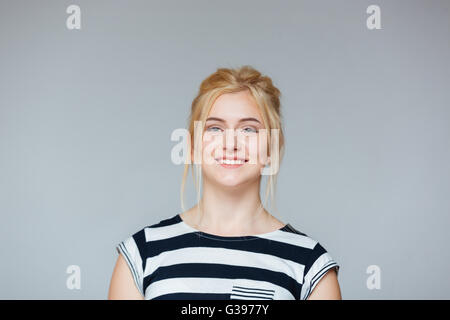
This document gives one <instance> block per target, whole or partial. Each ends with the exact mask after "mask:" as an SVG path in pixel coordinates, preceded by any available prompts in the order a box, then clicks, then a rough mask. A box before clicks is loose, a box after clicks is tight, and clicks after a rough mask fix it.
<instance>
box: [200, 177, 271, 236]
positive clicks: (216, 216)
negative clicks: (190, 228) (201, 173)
mask: <svg viewBox="0 0 450 320" xmlns="http://www.w3.org/2000/svg"><path fill="white" fill-rule="evenodd" d="M259 192H260V180H258V181H257V182H252V183H250V182H249V183H247V184H244V185H240V186H238V187H235V186H231V187H224V186H223V185H220V186H218V185H214V184H213V183H211V182H210V181H208V180H206V179H205V181H204V183H203V195H202V198H201V199H200V203H199V205H197V206H196V210H195V218H194V221H195V222H194V223H195V224H196V226H197V228H198V229H201V230H202V229H203V230H211V232H212V233H221V234H223V233H228V234H229V233H232V234H234V233H236V232H237V233H246V232H249V233H251V232H252V230H254V229H257V226H261V225H263V224H264V223H265V222H267V221H268V220H269V213H268V212H267V211H266V210H265V209H264V208H263V205H262V202H261V198H260V196H259Z"/></svg>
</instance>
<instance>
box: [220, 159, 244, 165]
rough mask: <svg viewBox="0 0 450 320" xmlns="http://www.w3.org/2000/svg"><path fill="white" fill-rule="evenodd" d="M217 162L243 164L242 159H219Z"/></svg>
mask: <svg viewBox="0 0 450 320" xmlns="http://www.w3.org/2000/svg"><path fill="white" fill-rule="evenodd" d="M219 163H225V164H243V163H244V161H242V160H228V159H219Z"/></svg>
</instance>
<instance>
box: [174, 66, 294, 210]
mask: <svg viewBox="0 0 450 320" xmlns="http://www.w3.org/2000/svg"><path fill="white" fill-rule="evenodd" d="M245 90H248V92H249V93H250V94H251V96H252V97H253V98H254V100H255V102H256V104H257V106H258V109H259V111H260V112H261V115H262V119H263V123H264V126H265V129H266V130H267V141H268V144H270V142H271V141H272V138H271V129H278V132H279V137H278V139H279V140H278V148H279V150H278V154H279V159H278V160H277V161H278V163H281V160H282V158H283V155H284V144H285V138H284V134H283V129H282V122H281V118H282V117H281V113H280V95H281V92H280V90H278V88H276V87H275V86H274V85H273V83H272V80H271V78H269V77H268V76H263V75H262V74H261V73H260V72H259V71H257V70H256V69H254V68H253V67H251V66H248V65H245V66H242V67H240V68H235V69H229V68H218V69H217V71H216V72H214V73H212V74H211V75H210V76H208V77H207V78H206V79H204V80H203V81H202V83H201V84H200V88H199V91H198V94H197V96H196V97H195V99H194V100H193V101H192V106H191V113H190V115H189V120H188V127H189V133H190V137H191V139H190V141H189V139H188V141H187V150H190V152H187V153H186V156H187V160H188V161H187V163H186V164H185V166H184V172H183V178H182V183H181V208H182V210H183V211H185V207H184V189H185V183H186V177H187V175H188V171H189V166H191V168H192V176H193V179H194V185H195V188H196V191H197V202H198V203H199V204H200V182H201V165H198V164H196V163H195V164H194V163H193V162H192V161H191V151H192V147H191V146H192V145H193V141H194V139H197V141H199V140H200V139H201V137H194V129H195V128H194V125H195V121H201V123H202V124H204V123H205V120H206V118H207V116H208V114H209V111H210V110H211V108H212V106H213V104H214V102H215V101H216V99H217V98H218V97H219V96H220V95H222V94H225V93H235V92H240V91H245ZM200 141H201V140H200ZM194 145H195V144H194ZM270 149H271V148H270V147H269V148H268V150H270ZM269 152H270V151H269ZM195 165H197V171H196V172H195V170H194V169H195ZM277 175H278V173H276V174H272V175H269V176H268V182H267V186H266V194H265V205H266V204H267V203H266V202H267V197H268V193H269V191H270V195H271V204H272V208H275V206H274V202H275V186H276V180H277Z"/></svg>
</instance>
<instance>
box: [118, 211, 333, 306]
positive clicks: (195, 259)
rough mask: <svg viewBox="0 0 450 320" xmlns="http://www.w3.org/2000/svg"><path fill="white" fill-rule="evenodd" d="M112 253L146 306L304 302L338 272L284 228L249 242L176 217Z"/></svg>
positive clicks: (318, 249)
mask: <svg viewBox="0 0 450 320" xmlns="http://www.w3.org/2000/svg"><path fill="white" fill-rule="evenodd" d="M116 249H117V251H118V252H119V253H122V255H123V256H124V258H125V260H126V262H127V264H128V266H129V268H130V270H131V273H132V275H133V278H134V282H135V284H136V286H137V288H138V289H139V291H140V292H141V294H142V295H143V297H144V298H145V299H146V300H150V299H166V300H178V299H200V300H211V299H220V300H228V299H249V300H252V299H273V300H305V299H307V298H308V297H309V295H310V293H311V292H312V290H313V289H314V287H315V286H316V285H317V283H318V282H319V280H320V279H321V278H322V277H323V276H324V275H325V273H326V272H327V271H328V270H330V269H331V268H335V269H336V272H338V271H339V268H340V266H339V265H338V264H337V262H336V261H335V260H334V259H333V258H332V257H331V256H330V254H329V253H328V252H327V251H326V250H325V249H324V248H323V247H322V246H321V245H320V244H319V243H318V242H317V241H316V240H313V239H312V238H310V237H309V236H307V235H306V234H304V233H302V232H300V231H298V230H296V229H294V228H293V227H292V226H291V225H290V224H287V225H285V226H284V227H283V228H280V229H278V230H275V231H272V232H268V233H264V234H258V235H255V236H219V235H214V234H209V233H205V232H201V231H199V230H196V229H194V228H192V227H191V226H189V225H188V224H187V223H185V222H184V220H182V218H181V216H180V214H176V215H175V216H173V217H172V218H168V219H165V220H162V221H160V222H159V223H156V224H153V225H151V226H147V227H144V228H143V229H141V230H139V231H138V232H136V233H135V234H133V235H132V236H130V237H128V238H127V239H125V240H124V241H122V242H120V243H119V244H118V245H117V247H116Z"/></svg>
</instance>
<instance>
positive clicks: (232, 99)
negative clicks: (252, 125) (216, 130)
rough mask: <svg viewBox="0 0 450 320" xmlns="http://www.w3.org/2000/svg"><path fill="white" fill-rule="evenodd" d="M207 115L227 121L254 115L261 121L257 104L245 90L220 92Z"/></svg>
mask: <svg viewBox="0 0 450 320" xmlns="http://www.w3.org/2000/svg"><path fill="white" fill-rule="evenodd" d="M208 116H217V117H219V118H222V119H225V120H227V121H238V120H239V119H241V118H246V117H254V118H256V119H258V120H260V121H261V122H262V118H261V116H260V111H259V108H258V105H257V104H256V102H255V101H254V99H253V97H252V96H251V94H250V93H249V92H247V91H241V92H234V93H225V94H222V95H221V96H219V97H218V98H217V99H216V101H215V102H214V104H213V106H212V108H211V110H210V112H209V115H208Z"/></svg>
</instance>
